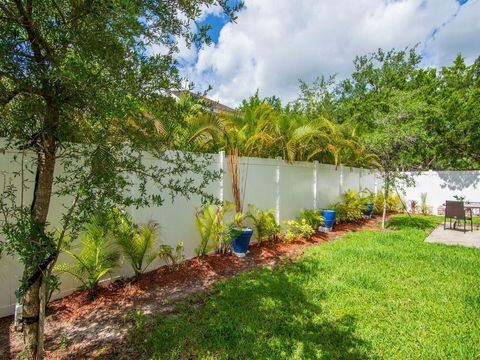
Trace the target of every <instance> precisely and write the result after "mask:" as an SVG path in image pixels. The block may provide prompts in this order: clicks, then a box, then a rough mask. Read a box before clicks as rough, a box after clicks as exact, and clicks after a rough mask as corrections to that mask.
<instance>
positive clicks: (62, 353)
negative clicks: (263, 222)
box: [0, 220, 378, 359]
mask: <svg viewBox="0 0 480 360" xmlns="http://www.w3.org/2000/svg"><path fill="white" fill-rule="evenodd" d="M360 229H378V225H377V221H376V220H367V221H365V222H362V223H358V224H340V225H337V226H336V227H335V231H333V232H330V233H327V234H317V235H315V236H314V237H312V238H311V239H309V240H299V241H294V242H290V243H273V244H262V245H256V244H254V245H252V246H251V247H250V253H249V254H248V255H247V256H246V257H245V258H237V257H235V256H232V255H218V254H215V255H210V256H207V257H205V258H193V259H190V260H187V261H185V262H184V263H182V264H181V265H180V266H179V267H178V268H177V269H176V270H175V271H172V270H171V269H170V268H168V267H161V268H158V269H156V270H153V271H151V272H148V273H145V274H143V275H142V276H141V277H140V278H139V279H138V280H136V281H126V280H117V281H115V282H113V283H110V284H106V285H102V286H100V289H99V293H98V296H97V297H96V298H95V300H93V301H90V300H89V299H88V295H87V293H86V292H85V291H77V292H75V293H73V294H71V295H69V296H67V297H65V298H63V299H60V300H56V301H53V302H52V303H50V304H49V305H48V310H47V320H46V323H45V349H46V357H47V358H48V359H84V358H96V357H102V356H104V355H105V354H106V353H108V354H109V356H112V352H113V353H114V354H115V358H130V356H129V354H128V351H125V350H124V349H122V353H121V354H120V353H115V344H119V343H121V342H122V339H124V337H125V336H126V334H127V333H128V329H129V328H130V326H131V323H130V321H129V320H128V317H127V316H126V314H128V312H129V311H139V312H142V313H144V314H159V313H168V312H170V311H172V309H173V306H172V304H173V303H174V302H175V300H178V299H182V298H185V297H186V296H188V295H189V294H194V293H197V292H199V291H202V290H204V289H206V288H208V287H210V286H211V285H212V283H213V282H214V281H215V280H218V279H222V278H228V277H231V276H234V275H235V274H238V273H240V272H243V271H247V270H250V269H253V268H259V267H265V266H267V267H272V266H274V265H275V264H277V263H278V262H279V261H281V259H282V258H284V257H288V258H294V257H296V256H298V255H300V254H301V253H302V252H303V250H304V249H305V248H306V247H309V246H312V245H316V244H319V243H322V242H324V241H328V240H332V239H335V238H337V237H339V236H341V235H343V234H345V233H346V232H351V231H357V230H360ZM21 351H22V334H21V333H19V332H15V331H14V329H13V317H6V318H2V319H0V359H9V358H15V357H18V356H19V354H20V352H21Z"/></svg>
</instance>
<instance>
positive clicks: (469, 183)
mask: <svg viewBox="0 0 480 360" xmlns="http://www.w3.org/2000/svg"><path fill="white" fill-rule="evenodd" d="M413 179H414V180H415V185H412V186H411V187H408V188H406V189H405V200H406V201H407V206H408V207H410V201H411V200H415V201H417V202H418V204H420V199H421V194H422V193H426V194H427V204H428V205H429V206H431V207H432V209H431V210H432V213H433V214H434V215H437V210H438V208H439V207H440V206H442V204H444V203H445V201H446V200H455V198H454V196H463V197H464V198H465V201H476V202H480V171H478V170H477V171H425V172H421V173H419V174H414V175H413ZM409 210H410V208H409Z"/></svg>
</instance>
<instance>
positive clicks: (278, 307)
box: [126, 215, 480, 360]
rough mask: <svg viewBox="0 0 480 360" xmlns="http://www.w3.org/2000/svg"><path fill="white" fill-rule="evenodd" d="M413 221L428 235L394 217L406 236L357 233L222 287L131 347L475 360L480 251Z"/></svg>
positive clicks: (176, 352) (138, 335) (142, 323)
mask: <svg viewBox="0 0 480 360" xmlns="http://www.w3.org/2000/svg"><path fill="white" fill-rule="evenodd" d="M412 218H413V219H414V220H415V222H416V223H415V224H416V225H418V226H420V228H418V227H417V226H416V225H415V224H413V225H412V223H410V222H409V220H408V219H409V217H408V216H407V215H405V216H403V215H402V216H395V217H394V218H393V220H395V221H396V222H397V229H398V230H394V229H392V231H387V232H380V231H371V230H365V231H359V232H354V233H349V234H347V235H344V236H343V237H342V239H341V241H331V242H327V243H325V244H323V245H322V246H317V247H312V248H309V249H307V250H306V252H305V254H304V255H303V256H300V257H298V258H297V259H296V260H295V261H292V262H287V263H286V264H284V265H282V266H275V267H274V268H273V270H270V269H259V270H253V271H250V272H248V273H245V274H240V275H238V276H235V277H233V278H231V279H228V280H227V281H221V282H218V283H216V284H215V285H214V287H213V289H212V290H211V291H210V292H209V293H208V296H205V295H203V294H202V300H203V301H201V303H199V304H197V305H196V306H192V304H191V303H190V302H188V301H185V302H182V303H180V304H178V306H177V309H176V310H177V311H175V312H174V313H173V314H160V315H156V316H153V317H152V316H143V317H141V318H140V319H138V322H137V323H136V324H135V325H134V330H132V332H131V335H132V337H131V338H130V339H132V343H129V344H127V345H126V347H129V348H131V349H133V350H135V352H136V353H138V354H139V356H137V357H143V358H154V359H155V358H162V359H166V360H167V359H184V358H195V359H227V358H232V359H369V358H371V359H412V360H413V359H437V358H448V359H455V360H456V359H458V360H460V359H466V358H468V359H475V358H476V357H477V355H478V354H479V353H480V333H479V332H478V331H476V329H477V328H479V327H480V318H479V317H478V316H477V313H478V308H479V302H478V299H479V298H480V289H479V287H478V279H479V277H480V257H479V254H478V250H476V249H469V248H463V247H458V246H442V245H435V244H429V243H425V241H424V240H425V237H426V232H428V231H430V230H432V229H433V228H435V226H436V224H439V223H440V222H441V219H440V218H434V217H427V216H413V217H412ZM400 219H401V221H400ZM401 223H402V224H403V225H402V224H401ZM420 274H421V276H420ZM459 278H460V279H462V281H458V279H459ZM246 303H248V304H249V307H248V311H239V307H240V306H241V304H246ZM425 329H428V331H425ZM185 339H188V341H186V340H185ZM419 344H421V346H419Z"/></svg>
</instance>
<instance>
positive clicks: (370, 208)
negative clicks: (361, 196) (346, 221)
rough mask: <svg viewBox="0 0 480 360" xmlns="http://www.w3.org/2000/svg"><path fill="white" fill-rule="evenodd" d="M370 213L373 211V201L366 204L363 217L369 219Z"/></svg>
mask: <svg viewBox="0 0 480 360" xmlns="http://www.w3.org/2000/svg"><path fill="white" fill-rule="evenodd" d="M372 213H373V203H372V202H369V203H368V204H367V210H365V212H364V213H363V214H364V215H365V217H366V218H367V219H370V218H371V217H372Z"/></svg>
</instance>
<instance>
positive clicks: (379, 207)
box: [373, 192, 403, 215]
mask: <svg viewBox="0 0 480 360" xmlns="http://www.w3.org/2000/svg"><path fill="white" fill-rule="evenodd" d="M383 199H384V195H383V192H378V193H377V195H375V196H373V213H374V214H375V215H381V214H382V212H383ZM402 201H403V200H402V198H401V197H400V196H399V195H398V194H390V193H389V194H388V198H387V210H388V211H393V212H396V211H401V210H403V203H402Z"/></svg>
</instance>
